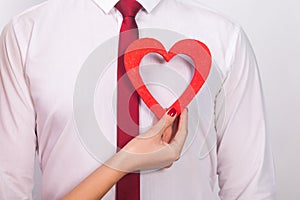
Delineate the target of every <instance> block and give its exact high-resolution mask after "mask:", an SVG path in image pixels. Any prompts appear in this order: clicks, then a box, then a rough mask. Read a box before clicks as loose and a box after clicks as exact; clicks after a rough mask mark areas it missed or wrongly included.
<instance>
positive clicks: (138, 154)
mask: <svg viewBox="0 0 300 200" xmlns="http://www.w3.org/2000/svg"><path fill="white" fill-rule="evenodd" d="M174 111H175V110H174V109H171V110H169V111H168V112H167V113H165V115H164V116H163V117H162V118H161V119H160V120H159V121H158V122H157V123H156V124H155V125H154V126H153V127H152V128H151V129H150V130H148V131H147V132H146V133H144V134H142V135H139V136H137V137H136V138H134V139H132V140H131V141H130V142H129V143H128V144H127V145H126V146H125V147H124V148H123V149H121V150H120V151H119V152H118V153H117V154H115V155H114V156H113V157H112V158H111V159H109V160H108V161H107V162H106V163H105V165H106V166H107V167H111V168H113V169H115V170H118V171H122V172H132V171H136V170H146V169H153V168H163V167H167V166H170V165H171V164H172V163H173V162H174V161H176V160H178V159H179V157H180V154H181V151H182V148H183V145H184V142H185V140H186V136H187V132H188V130H187V128H188V113H187V109H184V110H183V111H182V113H181V115H180V119H179V125H178V130H177V132H176V133H175V136H174V138H172V139H171V141H170V142H169V143H168V142H166V141H165V140H164V138H165V137H164V134H165V133H169V131H166V130H170V128H171V127H172V124H173V122H174V120H175V119H176V113H174ZM170 114H171V115H170Z"/></svg>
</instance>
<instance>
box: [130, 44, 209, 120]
mask: <svg viewBox="0 0 300 200" xmlns="http://www.w3.org/2000/svg"><path fill="white" fill-rule="evenodd" d="M149 53H157V54H159V55H161V56H162V57H163V58H164V59H165V60H166V61H167V62H169V61H170V60H171V59H172V58H173V57H174V56H176V55H179V54H183V55H186V56H188V57H190V58H191V59H192V60H193V62H194V68H195V70H194V75H193V78H192V79H191V81H190V84H189V85H188V86H187V88H186V89H185V91H184V92H183V93H182V95H181V96H180V97H179V98H178V99H177V100H176V101H175V102H174V103H173V104H172V105H171V107H172V108H175V109H176V112H177V115H179V114H180V113H181V111H182V110H183V109H184V108H185V107H186V106H188V104H189V103H190V102H191V101H192V100H193V98H194V97H195V96H196V94H197V93H198V92H199V90H200V89H201V87H202V86H203V84H204V82H205V81H206V79H207V77H208V74H209V72H210V68H211V63H212V58H211V53H210V51H209V49H208V47H207V46H206V45H205V44H204V43H202V42H200V41H198V40H194V39H185V40H180V41H178V42H176V43H175V44H174V45H173V46H172V48H171V49H170V50H169V52H167V51H166V50H165V48H164V46H163V45H162V44H161V42H159V41H158V40H156V39H154V38H141V39H138V40H135V41H134V42H132V43H131V44H130V45H129V46H128V48H127V49H126V51H125V55H124V65H125V69H126V73H127V75H128V77H129V79H130V81H131V83H132V85H133V86H134V88H135V89H136V91H137V92H138V94H139V96H140V97H141V98H142V99H143V101H144V102H145V104H146V105H147V106H148V107H149V108H150V109H151V111H152V112H153V113H154V114H155V115H156V116H157V117H158V118H159V119H160V118H161V117H162V116H163V115H164V113H165V109H164V108H163V107H162V106H161V105H160V104H159V103H158V102H157V100H156V99H155V98H154V97H153V96H152V94H151V93H150V91H149V90H148V88H147V87H146V85H145V84H144V82H143V80H142V77H141V75H140V70H139V67H140V63H141V61H142V59H143V57H144V56H146V55H147V54H149Z"/></svg>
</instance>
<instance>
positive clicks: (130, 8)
mask: <svg viewBox="0 0 300 200" xmlns="http://www.w3.org/2000/svg"><path fill="white" fill-rule="evenodd" d="M115 7H116V8H117V9H118V10H119V11H120V13H121V14H122V16H123V18H125V17H133V18H134V17H135V16H136V14H137V13H138V11H139V10H140V9H141V8H142V5H141V4H140V3H139V2H137V1H136V0H120V1H119V2H118V3H117V4H116V5H115Z"/></svg>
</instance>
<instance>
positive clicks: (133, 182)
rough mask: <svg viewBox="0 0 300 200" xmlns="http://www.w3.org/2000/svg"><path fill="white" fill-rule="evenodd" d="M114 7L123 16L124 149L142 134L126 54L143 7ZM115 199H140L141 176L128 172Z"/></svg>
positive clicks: (120, 108) (130, 2)
mask: <svg viewBox="0 0 300 200" xmlns="http://www.w3.org/2000/svg"><path fill="white" fill-rule="evenodd" d="M115 7H116V8H117V9H118V10H119V11H120V12H121V14H122V16H123V22H122V26H121V30H120V36H119V57H118V100H117V115H118V117H117V122H118V127H117V145H118V147H119V148H122V147H123V146H125V145H126V144H127V143H128V142H129V141H130V140H131V139H132V138H133V137H135V136H137V135H138V134H139V98H138V94H137V93H136V92H135V89H134V87H133V86H132V84H131V82H130V80H129V79H128V77H127V76H126V70H125V67H124V52H125V50H126V48H127V47H128V46H129V45H130V43H132V42H133V41H134V40H136V39H138V29H137V24H136V22H135V16H136V14H137V12H138V11H139V10H140V9H141V8H142V6H141V5H140V4H139V3H138V2H137V1H135V0H120V1H119V2H118V3H117V4H116V6H115ZM129 30H130V31H129ZM116 199H117V200H139V199H140V175H139V173H129V174H127V175H126V176H124V177H123V178H122V179H121V180H120V181H119V182H118V183H117V184H116Z"/></svg>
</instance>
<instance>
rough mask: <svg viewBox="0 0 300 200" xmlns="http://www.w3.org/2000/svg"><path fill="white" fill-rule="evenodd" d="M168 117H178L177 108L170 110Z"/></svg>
mask: <svg viewBox="0 0 300 200" xmlns="http://www.w3.org/2000/svg"><path fill="white" fill-rule="evenodd" d="M168 115H170V116H171V117H174V116H175V115H176V110H175V108H172V109H171V110H169V112H168Z"/></svg>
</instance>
